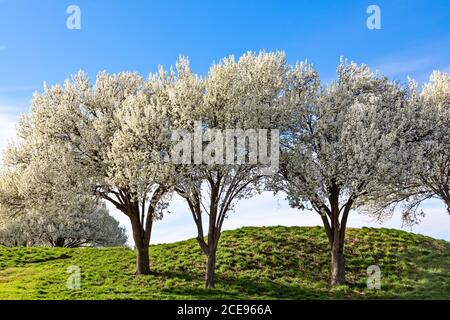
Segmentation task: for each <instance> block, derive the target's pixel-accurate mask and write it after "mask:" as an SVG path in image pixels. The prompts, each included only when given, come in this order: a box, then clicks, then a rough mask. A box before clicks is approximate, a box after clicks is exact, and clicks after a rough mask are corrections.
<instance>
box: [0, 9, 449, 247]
mask: <svg viewBox="0 0 450 320" xmlns="http://www.w3.org/2000/svg"><path fill="white" fill-rule="evenodd" d="M73 4H74V5H77V6H79V8H80V10H81V29H80V30H69V29H68V28H67V26H66V20H67V18H68V17H69V14H68V13H66V9H67V7H68V6H69V5H73ZM372 4H373V5H378V6H379V8H380V9H381V29H380V30H370V29H368V28H367V26H366V20H367V18H368V17H369V14H368V13H366V9H367V7H368V6H369V5H372ZM261 49H265V50H266V51H270V50H283V51H285V52H286V54H287V57H288V59H289V61H290V62H295V61H297V60H304V59H308V61H310V62H312V63H314V65H315V66H316V68H317V69H318V70H319V72H320V75H321V77H322V79H324V81H330V80H331V79H333V77H334V72H335V69H336V66H337V64H338V62H339V57H340V56H345V57H347V58H349V59H351V60H355V61H356V62H359V63H366V64H368V65H369V66H371V67H372V68H373V69H379V70H380V71H381V72H382V73H384V74H386V75H388V76H390V77H391V78H393V79H397V80H399V81H406V79H407V76H408V75H409V76H412V77H414V78H416V79H417V80H418V81H419V82H423V81H425V80H426V79H427V78H428V75H429V74H430V73H431V71H432V70H434V69H440V70H446V71H449V72H450V1H446V0H442V1H430V0H428V1H411V0H390V1H379V0H373V1H355V0H354V1H262V0H259V1H256V0H255V1H243V0H241V1H236V0H228V1H218V0H216V1H198V0H197V1H150V0H149V1H140V0H133V1H130V0H128V1H125V0H84V1H82V0H71V1H66V0H39V1H38V0H28V1H24V0H0V148H3V147H4V146H5V143H6V142H7V140H9V139H10V138H11V137H12V136H13V134H14V126H15V122H16V120H17V117H18V115H19V114H20V113H21V112H26V111H27V109H28V106H29V100H30V97H31V95H32V93H33V92H34V91H35V90H41V88H42V83H43V82H44V81H46V82H47V83H49V84H54V83H61V82H62V81H64V79H65V78H67V77H68V76H69V75H70V74H73V73H75V72H76V71H78V70H79V69H83V70H85V71H86V72H87V73H88V74H89V75H90V76H91V77H95V75H96V74H97V72H98V71H100V70H107V71H109V72H118V71H138V72H139V73H141V74H142V75H147V74H148V73H149V72H153V71H156V70H157V67H158V65H164V66H171V65H174V63H175V61H176V59H177V57H178V56H179V55H180V54H182V55H187V56H188V57H189V58H190V60H191V65H192V67H193V69H194V71H196V72H198V73H205V72H207V69H208V66H209V65H210V64H211V63H212V62H214V61H218V60H219V59H221V58H222V57H224V56H228V55H230V54H234V55H235V56H240V55H241V54H242V53H244V52H246V51H249V50H252V51H259V50H261ZM424 208H425V209H427V212H429V214H428V216H427V217H426V218H425V220H424V221H423V223H422V224H421V225H419V226H418V227H415V228H414V229H413V231H414V232H421V233H424V234H428V235H431V236H434V237H439V238H445V239H447V240H450V217H449V216H448V215H446V214H445V210H444V208H443V206H442V205H441V204H440V203H439V202H428V203H426V204H425V206H424ZM171 211H172V214H170V215H169V216H167V217H166V218H165V219H164V220H163V221H161V222H158V223H157V224H156V225H155V230H154V236H153V241H152V242H161V241H163V242H167V241H174V240H178V239H183V238H188V237H191V236H194V235H195V233H194V232H195V228H194V224H193V222H192V221H191V220H190V219H191V217H190V216H189V214H188V212H187V209H186V207H185V205H184V204H183V203H182V202H180V201H179V200H175V201H174V204H173V206H172V210H171ZM114 215H115V216H116V217H121V215H120V214H117V213H114ZM120 221H121V222H122V223H123V224H124V225H128V224H127V221H126V220H125V219H123V218H120ZM274 224H275V225H276V224H286V225H305V224H306V225H316V224H320V219H316V217H315V216H314V215H313V214H312V213H299V212H298V211H296V210H293V209H290V208H289V206H288V205H287V203H286V201H285V200H284V197H283V196H282V195H280V196H278V197H274V196H273V195H272V194H264V195H261V196H258V197H256V198H254V199H251V200H246V201H243V202H242V203H240V204H239V205H238V206H237V208H236V212H235V213H233V214H231V215H230V218H229V219H228V220H227V222H226V223H225V228H235V227H238V226H241V225H274ZM349 224H350V225H351V226H362V225H371V226H379V225H378V224H376V223H373V222H370V220H369V219H368V218H367V217H361V216H357V215H356V214H353V216H352V217H351V218H350V221H349ZM382 226H385V227H395V228H400V227H401V222H400V219H399V218H398V215H397V216H396V217H394V218H393V219H392V220H390V221H388V222H386V223H384V224H383V225H382Z"/></svg>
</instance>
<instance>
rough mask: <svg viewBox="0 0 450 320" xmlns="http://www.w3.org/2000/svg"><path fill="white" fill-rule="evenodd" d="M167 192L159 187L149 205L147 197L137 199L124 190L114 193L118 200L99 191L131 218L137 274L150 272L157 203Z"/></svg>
mask: <svg viewBox="0 0 450 320" xmlns="http://www.w3.org/2000/svg"><path fill="white" fill-rule="evenodd" d="M165 192H166V189H164V188H163V187H161V186H160V187H158V188H157V189H156V190H155V192H153V194H152V195H151V197H150V199H149V200H148V205H147V201H146V199H141V200H140V201H136V200H134V198H133V197H132V195H130V194H129V193H127V192H126V191H123V190H119V191H118V192H114V193H113V194H114V195H115V197H116V199H117V200H116V199H113V198H112V197H110V196H109V195H108V194H105V193H101V192H99V194H100V195H101V196H102V197H103V198H104V199H106V200H108V201H109V202H111V203H112V204H114V205H115V206H116V208H117V209H119V210H120V211H122V212H123V213H124V214H126V215H127V216H128V218H129V219H130V222H131V228H132V232H133V240H134V244H135V247H136V272H135V274H136V275H146V274H150V254H149V247H150V238H151V234H152V227H153V220H154V219H155V214H156V208H157V204H158V202H159V201H160V200H161V198H162V196H163V195H164V193H165Z"/></svg>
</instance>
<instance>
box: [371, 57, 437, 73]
mask: <svg viewBox="0 0 450 320" xmlns="http://www.w3.org/2000/svg"><path fill="white" fill-rule="evenodd" d="M433 62H434V59H433V58H431V57H421V58H412V59H404V58H396V59H389V60H387V61H386V62H383V63H380V64H378V65H375V67H374V68H373V69H374V70H379V71H380V72H381V73H382V74H384V75H386V76H389V77H392V76H401V75H411V76H412V75H413V74H414V73H416V72H418V71H423V70H427V69H430V68H432V66H433Z"/></svg>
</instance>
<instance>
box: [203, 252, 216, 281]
mask: <svg viewBox="0 0 450 320" xmlns="http://www.w3.org/2000/svg"><path fill="white" fill-rule="evenodd" d="M216 251H217V249H216V248H214V249H213V250H211V251H210V252H209V254H208V255H207V259H206V274H205V287H206V288H214V287H215V285H216V282H215V270H216Z"/></svg>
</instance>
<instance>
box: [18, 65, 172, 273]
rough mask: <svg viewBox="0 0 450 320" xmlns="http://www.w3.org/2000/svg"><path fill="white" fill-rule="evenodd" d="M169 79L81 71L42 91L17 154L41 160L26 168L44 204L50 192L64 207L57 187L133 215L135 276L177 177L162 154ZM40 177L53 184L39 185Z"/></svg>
mask: <svg viewBox="0 0 450 320" xmlns="http://www.w3.org/2000/svg"><path fill="white" fill-rule="evenodd" d="M170 79H171V77H170V75H168V74H167V73H166V72H164V71H163V70H162V69H161V70H160V73H157V74H152V75H150V77H149V78H148V80H144V79H143V78H142V77H141V76H139V75H138V74H136V73H119V74H107V73H105V72H101V73H100V74H99V75H98V76H97V79H96V81H95V83H94V84H91V83H90V81H89V79H88V78H87V77H86V76H85V74H84V73H83V72H80V73H78V74H77V75H75V76H73V77H72V78H71V79H69V80H67V81H66V82H65V83H64V85H63V86H60V85H55V86H53V87H48V86H45V88H44V92H43V93H36V94H35V96H34V97H33V101H32V108H31V112H30V114H29V115H28V116H27V117H26V121H24V122H23V130H22V131H24V132H26V137H25V139H22V141H21V143H20V146H21V148H20V149H19V153H22V154H23V157H25V158H30V159H32V162H34V163H35V164H36V165H34V166H31V167H30V168H25V169H23V170H29V171H30V172H31V174H30V175H29V176H30V177H33V179H35V180H36V181H37V182H38V183H31V182H28V183H29V184H30V185H33V186H34V190H33V193H34V195H37V196H35V197H33V199H40V200H39V201H41V202H46V200H48V199H46V198H47V197H46V194H49V197H48V198H49V199H50V198H52V199H53V200H52V202H53V203H54V204H55V205H57V206H60V205H61V203H62V201H63V200H62V199H58V197H55V194H58V192H55V191H57V190H56V189H60V188H62V187H63V188H66V189H67V190H73V192H74V193H75V194H76V193H80V194H86V192H88V193H89V192H90V194H92V195H95V196H96V197H100V198H102V199H104V200H105V201H108V202H110V203H111V204H113V205H114V206H115V207H116V208H117V209H118V210H120V211H121V212H122V213H123V214H125V215H126V216H127V217H128V218H129V219H130V222H131V226H132V230H133V239H134V243H135V246H136V250H137V259H136V274H137V275H140V274H148V273H149V272H150V266H149V252H148V249H149V242H150V237H151V230H152V226H153V221H154V220H155V219H157V218H160V217H161V215H162V212H163V210H164V208H165V206H166V202H165V200H166V198H165V197H166V196H167V194H168V193H170V190H171V185H172V184H173V181H174V177H175V176H176V175H174V174H173V173H172V172H171V166H170V163H169V162H166V161H163V158H162V157H159V156H158V155H159V154H160V153H161V152H162V151H164V148H166V147H167V145H168V144H167V141H170V136H169V135H168V134H167V132H166V131H165V130H166V129H167V120H166V116H167V114H168V112H169V109H168V107H169V105H168V104H167V103H166V102H167V97H168V94H167V92H168V90H167V88H168V87H169V86H170V82H171V80H170ZM44 168H48V170H45V169H44ZM35 169H36V170H35ZM33 171H37V172H39V174H34V173H33ZM46 171H47V172H49V173H50V174H47V173H46ZM60 179H64V181H61V182H59V180H60ZM40 180H44V181H45V180H49V181H48V182H49V183H47V184H41V187H40V183H39V182H40ZM39 188H41V191H40V192H39ZM25 197H26V195H25ZM74 198H75V197H72V198H71V199H74Z"/></svg>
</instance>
